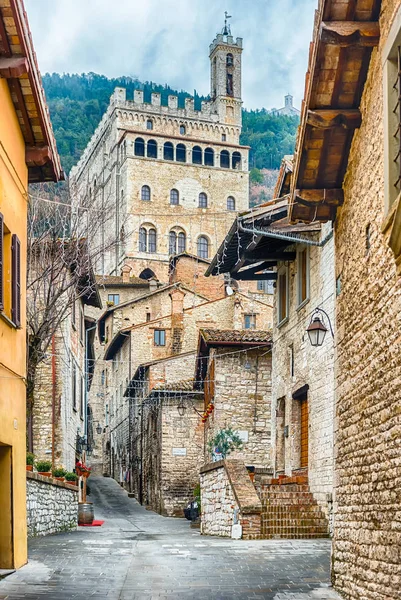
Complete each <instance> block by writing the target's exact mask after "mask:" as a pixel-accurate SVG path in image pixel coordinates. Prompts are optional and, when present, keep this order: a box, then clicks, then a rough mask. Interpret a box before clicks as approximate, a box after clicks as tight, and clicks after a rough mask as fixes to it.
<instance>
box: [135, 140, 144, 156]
mask: <svg viewBox="0 0 401 600" xmlns="http://www.w3.org/2000/svg"><path fill="white" fill-rule="evenodd" d="M134 153H135V156H145V142H144V141H143V139H142V138H136V140H135V144H134Z"/></svg>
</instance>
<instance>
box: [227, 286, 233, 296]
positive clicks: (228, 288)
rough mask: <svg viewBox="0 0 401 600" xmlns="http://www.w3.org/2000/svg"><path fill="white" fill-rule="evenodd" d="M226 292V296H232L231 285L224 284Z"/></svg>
mask: <svg viewBox="0 0 401 600" xmlns="http://www.w3.org/2000/svg"><path fill="white" fill-rule="evenodd" d="M226 293H227V296H232V295H233V293H234V290H233V288H232V287H231V286H229V285H227V286H226Z"/></svg>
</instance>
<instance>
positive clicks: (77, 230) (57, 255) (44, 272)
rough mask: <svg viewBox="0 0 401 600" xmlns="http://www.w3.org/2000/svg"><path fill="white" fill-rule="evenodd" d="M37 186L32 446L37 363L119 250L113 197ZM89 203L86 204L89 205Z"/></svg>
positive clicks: (31, 232) (32, 252)
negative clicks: (88, 199)
mask: <svg viewBox="0 0 401 600" xmlns="http://www.w3.org/2000/svg"><path fill="white" fill-rule="evenodd" d="M42 196H46V193H45V192H44V193H41V190H40V189H39V190H38V188H36V190H35V193H34V194H32V195H31V196H30V199H29V208H28V249H27V250H28V260H27V336H28V340H27V341H28V368H27V423H28V446H29V447H30V448H32V410H33V404H34V391H35V382H36V375H37V372H38V367H39V365H40V364H41V363H42V361H44V360H45V359H46V353H47V352H48V348H49V346H50V344H51V340H52V337H53V335H54V334H55V333H56V331H57V330H58V329H59V327H60V326H61V325H62V323H63V321H64V320H65V319H66V317H67V316H68V315H69V314H70V312H71V307H72V303H73V302H74V301H75V300H76V299H77V298H80V297H81V298H82V297H85V298H90V297H91V295H92V294H93V295H94V294H96V293H97V289H96V279H95V276H94V269H96V268H97V265H98V264H99V263H100V261H101V259H102V257H103V256H104V254H105V253H107V252H111V251H113V250H114V251H116V252H118V251H119V246H120V243H121V240H120V236H119V234H118V233H116V231H115V227H114V225H115V206H114V201H113V199H112V198H110V199H109V200H108V201H107V202H105V201H104V200H102V205H100V204H97V203H96V201H93V202H92V203H91V205H88V204H87V203H85V202H81V201H77V200H76V198H74V202H71V200H70V196H69V194H67V195H66V194H65V192H64V197H58V198H57V197H54V195H52V196H53V197H52V199H49V198H46V197H42ZM85 204H86V205H85Z"/></svg>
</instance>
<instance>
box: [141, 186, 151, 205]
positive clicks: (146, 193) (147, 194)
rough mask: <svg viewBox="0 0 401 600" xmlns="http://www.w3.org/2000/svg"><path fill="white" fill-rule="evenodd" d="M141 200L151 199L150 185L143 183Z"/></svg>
mask: <svg viewBox="0 0 401 600" xmlns="http://www.w3.org/2000/svg"><path fill="white" fill-rule="evenodd" d="M141 200H146V201H149V200H150V187H149V186H148V185H143V186H142V189H141Z"/></svg>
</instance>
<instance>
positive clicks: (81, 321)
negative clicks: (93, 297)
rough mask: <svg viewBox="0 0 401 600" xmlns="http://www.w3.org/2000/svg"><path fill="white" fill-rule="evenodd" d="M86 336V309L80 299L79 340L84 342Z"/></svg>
mask: <svg viewBox="0 0 401 600" xmlns="http://www.w3.org/2000/svg"><path fill="white" fill-rule="evenodd" d="M84 337H85V317H84V309H83V306H82V301H80V306H79V341H80V342H81V344H83V343H84Z"/></svg>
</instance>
